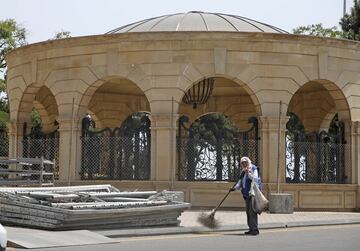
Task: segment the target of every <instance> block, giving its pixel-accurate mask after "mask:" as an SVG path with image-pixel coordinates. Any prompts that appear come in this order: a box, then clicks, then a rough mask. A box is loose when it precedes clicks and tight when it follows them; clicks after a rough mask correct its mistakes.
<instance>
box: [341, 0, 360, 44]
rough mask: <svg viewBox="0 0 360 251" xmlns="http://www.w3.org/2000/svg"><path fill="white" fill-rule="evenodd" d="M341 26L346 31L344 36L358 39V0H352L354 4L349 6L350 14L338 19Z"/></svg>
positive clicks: (359, 19) (359, 38)
mask: <svg viewBox="0 0 360 251" xmlns="http://www.w3.org/2000/svg"><path fill="white" fill-rule="evenodd" d="M340 25H341V28H342V29H343V31H345V32H346V38H348V39H352V40H360V0H354V6H353V7H351V11H350V14H345V16H344V17H343V18H342V19H341V21H340Z"/></svg>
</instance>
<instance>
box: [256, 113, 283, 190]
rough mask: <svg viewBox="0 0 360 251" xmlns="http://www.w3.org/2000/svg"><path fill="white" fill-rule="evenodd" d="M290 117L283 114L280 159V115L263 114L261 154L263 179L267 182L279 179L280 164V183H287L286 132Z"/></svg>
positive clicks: (274, 181) (260, 118) (261, 122)
mask: <svg viewBox="0 0 360 251" xmlns="http://www.w3.org/2000/svg"><path fill="white" fill-rule="evenodd" d="M288 120H289V117H287V116H283V117H281V120H280V129H281V130H280V133H281V135H280V149H279V150H280V159H279V161H278V160H277V159H278V131H279V117H273V116H262V117H259V121H260V135H261V141H260V144H261V145H260V154H261V157H262V161H261V163H262V164H261V167H262V170H261V171H262V180H263V182H266V183H274V184H276V181H277V167H278V164H279V172H280V176H279V178H280V183H285V158H286V149H285V135H286V134H285V133H286V123H287V122H288Z"/></svg>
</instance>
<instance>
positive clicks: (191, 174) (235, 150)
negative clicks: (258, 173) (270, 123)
mask: <svg viewBox="0 0 360 251" xmlns="http://www.w3.org/2000/svg"><path fill="white" fill-rule="evenodd" d="M258 146H259V141H258V140H246V141H244V140H242V139H239V138H235V139H233V140H231V141H218V142H217V143H216V144H215V145H214V144H210V143H209V142H207V141H205V140H202V139H187V138H178V139H177V163H178V168H177V170H178V172H177V178H178V180H181V181H236V180H238V178H239V177H240V171H241V167H240V158H241V157H242V156H248V157H249V158H250V159H251V160H252V161H253V164H255V165H257V166H258V167H259V168H260V166H259V163H260V159H259V155H258V153H257V149H258Z"/></svg>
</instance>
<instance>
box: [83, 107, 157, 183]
mask: <svg viewBox="0 0 360 251" xmlns="http://www.w3.org/2000/svg"><path fill="white" fill-rule="evenodd" d="M81 141H82V162H81V163H82V166H81V173H80V175H81V178H82V179H120V180H148V179H149V178H150V149H151V147H150V146H151V135H150V119H149V117H148V114H146V113H135V114H133V115H132V116H130V117H129V118H128V119H127V120H126V121H124V123H123V124H122V126H121V127H116V128H114V129H111V128H105V129H102V130H97V129H96V127H95V123H94V122H93V121H92V119H91V117H89V116H87V117H85V118H84V119H83V121H82V137H81Z"/></svg>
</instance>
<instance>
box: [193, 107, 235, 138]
mask: <svg viewBox="0 0 360 251" xmlns="http://www.w3.org/2000/svg"><path fill="white" fill-rule="evenodd" d="M191 130H192V131H193V133H194V138H196V139H205V140H206V141H207V142H209V143H211V144H213V145H216V143H217V142H218V140H220V139H224V140H225V141H226V140H232V139H234V138H235V137H236V135H237V134H238V133H239V129H238V128H237V127H236V125H235V124H234V123H233V122H232V121H231V120H230V119H229V118H227V117H226V116H225V115H224V114H221V113H212V114H208V115H205V116H202V117H201V118H199V119H197V120H195V121H194V123H193V124H192V125H191Z"/></svg>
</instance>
